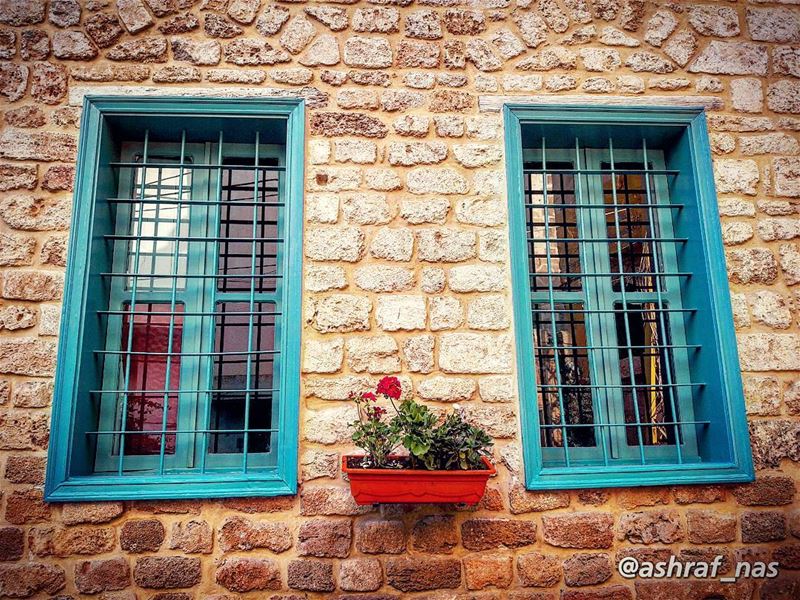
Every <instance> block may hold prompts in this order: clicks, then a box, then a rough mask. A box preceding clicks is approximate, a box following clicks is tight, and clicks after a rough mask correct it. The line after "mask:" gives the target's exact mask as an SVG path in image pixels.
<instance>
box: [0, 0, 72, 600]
mask: <svg viewBox="0 0 800 600" xmlns="http://www.w3.org/2000/svg"><path fill="white" fill-rule="evenodd" d="M18 3H22V4H25V3H28V0H17V2H15V3H14V4H18ZM30 4H34V5H36V4H38V3H37V2H30ZM41 7H42V13H44V2H42V3H41ZM66 584H67V581H66V576H65V573H64V569H63V568H61V567H60V566H57V565H46V564H43V563H35V562H28V563H22V564H15V565H3V566H0V589H1V590H3V594H4V595H6V596H8V597H9V598H29V597H31V596H33V595H35V594H37V593H42V592H43V593H47V594H55V593H56V592H58V591H59V590H61V589H63V588H64V587H65V586H66Z"/></svg>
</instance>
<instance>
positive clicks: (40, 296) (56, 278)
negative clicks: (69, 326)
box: [0, 236, 64, 302]
mask: <svg viewBox="0 0 800 600" xmlns="http://www.w3.org/2000/svg"><path fill="white" fill-rule="evenodd" d="M5 237H9V236H5ZM1 255H2V254H1V253H0V256H1ZM14 262H18V259H15V261H12V262H11V263H10V264H14ZM6 264H9V261H8V260H7V261H6ZM63 290H64V274H63V273H58V272H52V271H23V270H17V271H9V272H7V273H6V274H5V276H4V277H3V298H8V299H11V300H33V301H38V302H42V301H47V300H59V299H60V298H61V294H62V292H63Z"/></svg>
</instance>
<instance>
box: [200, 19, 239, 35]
mask: <svg viewBox="0 0 800 600" xmlns="http://www.w3.org/2000/svg"><path fill="white" fill-rule="evenodd" d="M203 31H205V33H206V35H208V36H209V37H215V38H224V39H228V38H234V37H236V36H237V35H241V34H242V33H244V30H243V29H242V28H241V27H239V26H238V25H237V24H236V23H231V22H230V21H229V20H228V19H226V18H225V17H223V16H222V15H218V14H216V13H208V14H207V15H206V16H205V19H204V20H203Z"/></svg>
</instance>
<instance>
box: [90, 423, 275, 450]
mask: <svg viewBox="0 0 800 600" xmlns="http://www.w3.org/2000/svg"><path fill="white" fill-rule="evenodd" d="M277 431H280V429H153V430H143V431H139V430H136V431H134V430H122V431H104V430H99V431H87V432H86V435H177V434H186V433H245V432H247V433H275V432H277ZM128 456H132V455H131V454H128Z"/></svg>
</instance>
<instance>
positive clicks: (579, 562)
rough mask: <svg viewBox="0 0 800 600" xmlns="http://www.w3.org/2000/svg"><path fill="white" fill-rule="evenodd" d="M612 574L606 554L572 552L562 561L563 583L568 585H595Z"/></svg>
mask: <svg viewBox="0 0 800 600" xmlns="http://www.w3.org/2000/svg"><path fill="white" fill-rule="evenodd" d="M612 574H613V572H612V569H611V561H610V560H609V556H608V554H574V555H572V556H571V557H570V558H568V559H567V560H565V561H564V583H566V584H567V585H570V586H582V585H597V584H600V583H603V582H604V581H607V580H608V579H610V578H611V576H612Z"/></svg>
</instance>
